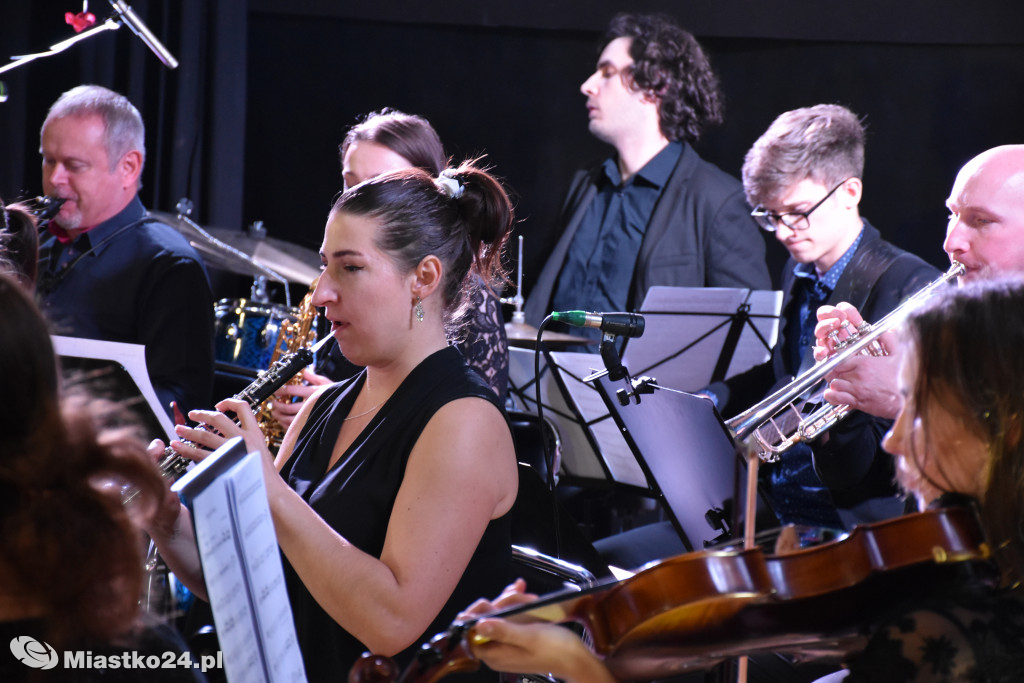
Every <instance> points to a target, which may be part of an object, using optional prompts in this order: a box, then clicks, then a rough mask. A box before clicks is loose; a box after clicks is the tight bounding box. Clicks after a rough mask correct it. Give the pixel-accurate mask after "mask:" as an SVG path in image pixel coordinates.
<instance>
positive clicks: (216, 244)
mask: <svg viewBox="0 0 1024 683" xmlns="http://www.w3.org/2000/svg"><path fill="white" fill-rule="evenodd" d="M150 213H151V214H152V215H153V216H155V217H156V218H159V219H160V221H161V222H163V223H167V224H168V225H170V226H171V227H173V228H174V229H175V230H177V231H178V232H180V233H181V234H182V235H183V236H184V237H185V239H187V240H188V241H189V243H190V244H191V245H192V246H193V247H194V248H195V250H196V251H198V252H199V254H200V256H202V257H203V261H204V262H205V263H206V265H208V266H210V267H211V268H220V269H222V270H226V271H228V272H231V273H236V274H238V275H247V276H250V277H259V276H264V277H270V278H272V279H275V280H281V281H287V282H297V283H300V284H304V285H307V286H308V285H310V284H312V283H313V280H315V279H316V277H317V275H319V274H320V256H319V254H317V253H316V252H314V251H313V250H312V249H306V248H305V247H301V246H299V245H297V244H292V243H291V242H285V241H284V240H279V239H275V238H273V237H254V236H252V235H249V234H247V233H244V232H242V231H240V230H232V229H229V228H203V227H201V226H199V225H197V224H196V223H195V222H194V221H192V220H191V219H190V218H187V217H183V216H180V215H178V214H175V213H169V212H164V211H151V212H150ZM275 276H276V277H275Z"/></svg>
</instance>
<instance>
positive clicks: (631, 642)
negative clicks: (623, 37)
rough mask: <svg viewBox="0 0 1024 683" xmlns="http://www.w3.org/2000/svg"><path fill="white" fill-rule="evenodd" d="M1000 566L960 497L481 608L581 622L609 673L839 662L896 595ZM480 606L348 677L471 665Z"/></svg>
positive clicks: (430, 677) (408, 677)
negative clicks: (785, 541) (762, 662)
mask: <svg viewBox="0 0 1024 683" xmlns="http://www.w3.org/2000/svg"><path fill="white" fill-rule="evenodd" d="M998 577H999V574H998V571H997V569H996V567H995V565H994V563H993V561H992V559H991V550H990V548H989V546H988V544H987V543H986V541H985V537H984V533H983V532H982V529H981V526H980V523H979V522H978V518H977V513H976V511H975V509H974V508H973V506H961V507H949V508H939V509H936V510H929V511H926V512H920V513H916V514H911V515H906V516H903V517H897V518H895V519H890V520H886V521H883V522H878V523H876V524H870V525H864V526H858V527H855V528H854V530H853V531H852V532H851V533H850V534H849V535H848V536H846V537H845V538H843V539H841V540H838V541H833V542H831V543H827V544H824V545H820V546H816V547H813V548H806V549H802V550H797V551H795V552H792V553H787V554H785V555H768V554H766V553H764V552H763V551H762V550H761V549H759V548H756V547H755V548H748V549H744V550H705V551H698V552H693V553H687V554H685V555H679V556H677V557H674V558H670V559H667V560H664V561H662V562H660V563H657V564H654V565H651V566H648V567H647V568H645V569H643V570H641V571H640V572H638V573H637V574H635V575H634V576H632V577H630V578H628V579H624V580H622V581H609V582H606V583H602V584H599V585H597V586H593V587H591V588H588V589H585V590H583V591H572V592H568V593H557V594H553V595H551V596H547V597H543V598H541V599H540V600H538V601H536V602H533V603H530V604H528V605H522V606H519V607H515V608H512V609H509V610H502V611H499V612H496V613H493V614H490V615H487V616H489V617H503V618H506V619H509V620H510V621H514V622H518V623H537V622H558V623H566V622H576V623H579V624H581V625H582V626H583V629H584V630H585V632H586V634H587V636H588V638H589V642H590V643H591V644H592V648H593V650H594V652H595V653H596V654H597V655H598V656H599V657H601V658H602V659H604V662H605V664H606V665H607V666H608V668H609V669H610V670H611V672H612V673H613V674H614V675H615V676H616V678H618V679H620V680H636V679H654V678H663V677H668V676H672V675H676V674H679V673H683V672H687V671H695V670H699V669H706V668H710V667H711V666H714V665H716V664H718V663H720V662H722V661H724V660H726V659H731V658H733V657H737V656H741V655H752V654H759V653H766V652H775V653H782V654H789V655H793V656H795V657H798V658H802V659H815V660H819V661H835V662H836V663H839V662H840V661H841V660H842V658H843V657H844V656H845V655H847V654H849V653H851V652H855V651H857V650H859V649H861V648H863V647H864V645H865V644H866V642H867V636H868V635H869V627H870V624H871V622H872V620H873V619H875V618H877V616H878V615H879V613H881V612H882V611H883V610H884V609H885V608H886V607H887V606H890V605H892V604H893V603H894V602H896V601H898V600H899V599H901V598H914V597H919V596H924V595H927V594H929V593H931V592H933V591H934V590H935V589H936V588H937V587H940V586H942V585H951V584H953V583H963V582H969V583H978V582H980V583H982V584H984V585H987V586H993V585H995V584H996V583H998ZM478 618H482V617H478ZM478 618H474V619H470V620H465V621H460V622H456V623H455V624H453V625H452V627H451V628H449V629H448V630H447V631H445V632H444V633H441V634H439V635H437V636H435V637H434V638H432V639H431V640H430V641H429V642H428V643H426V644H424V645H423V646H422V648H421V649H420V651H419V652H418V653H417V655H416V657H415V658H414V660H413V662H412V663H411V664H410V665H409V667H408V668H407V669H406V670H405V671H404V672H402V673H401V675H398V673H397V672H398V668H397V666H395V665H394V664H393V663H392V662H390V661H389V660H387V658H384V657H378V656H374V655H364V656H363V659H362V660H360V661H359V662H357V663H356V665H355V666H354V667H353V669H352V672H351V674H350V676H349V681H350V683H393V682H394V681H398V682H399V683H434V682H435V681H438V680H440V679H441V678H443V677H444V676H446V675H448V674H450V673H456V672H460V671H472V670H475V669H476V668H478V667H479V661H478V660H477V659H476V657H475V656H474V655H473V651H472V643H473V640H474V638H473V636H474V634H473V625H474V624H475V623H476V621H477V619H478Z"/></svg>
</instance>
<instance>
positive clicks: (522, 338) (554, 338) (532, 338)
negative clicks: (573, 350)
mask: <svg viewBox="0 0 1024 683" xmlns="http://www.w3.org/2000/svg"><path fill="white" fill-rule="evenodd" d="M505 335H506V336H507V337H508V345H509V346H516V347H519V348H521V349H532V348H534V347H535V346H536V345H537V328H536V327H534V326H533V325H529V324H527V323H505ZM543 341H544V343H545V344H548V345H551V346H558V347H565V346H572V345H575V344H596V343H597V340H594V339H587V338H586V337H577V336H576V335H573V334H565V333H564V332H554V331H552V330H544V337H543Z"/></svg>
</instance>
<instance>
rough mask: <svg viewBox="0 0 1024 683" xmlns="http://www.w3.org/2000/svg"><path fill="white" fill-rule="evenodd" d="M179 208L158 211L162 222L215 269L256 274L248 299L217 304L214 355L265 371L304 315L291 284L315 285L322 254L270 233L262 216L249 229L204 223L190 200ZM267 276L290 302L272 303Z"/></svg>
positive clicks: (245, 274) (220, 359) (157, 216)
mask: <svg viewBox="0 0 1024 683" xmlns="http://www.w3.org/2000/svg"><path fill="white" fill-rule="evenodd" d="M176 208H177V212H176V213H166V212H161V211H153V212H151V213H152V215H153V216H154V217H156V218H158V219H160V221H161V222H163V223H166V224H167V225H170V226H171V227H173V228H174V229H176V230H177V231H178V232H180V233H181V234H182V235H183V236H184V237H185V239H187V240H188V241H189V243H190V244H191V245H192V246H193V248H195V250H196V251H198V252H199V254H200V255H201V256H202V257H203V261H204V263H205V264H206V265H207V266H208V267H210V268H216V269H219V270H224V271H227V272H229V273H234V274H236V275H243V276H246V277H252V278H253V287H252V295H251V297H250V298H248V299H221V300H219V301H218V302H217V303H216V304H215V305H214V332H215V340H214V354H215V360H217V361H218V362H219V363H227V364H230V365H233V366H237V367H241V368H246V369H249V370H255V371H261V370H266V369H267V368H268V367H269V366H270V364H271V362H272V359H273V356H274V351H275V349H277V347H278V345H279V344H280V343H281V330H282V328H283V327H284V326H285V325H286V324H288V323H295V322H296V321H297V320H298V318H299V309H298V308H296V307H294V306H292V305H291V297H290V294H289V291H288V285H289V284H291V283H295V284H301V285H305V286H307V287H311V286H312V284H313V283H314V281H315V280H316V278H317V277H318V276H319V275H320V256H319V254H317V253H316V252H315V251H313V250H312V249H308V248H306V247H302V246H300V245H297V244H294V243H292V242H286V241H284V240H281V239H277V238H274V237H269V236H267V234H266V229H265V228H264V226H263V223H262V221H257V222H255V223H253V225H252V226H251V227H250V228H249V230H248V231H244V232H243V231H241V230H234V229H230V228H214V227H211V228H205V227H202V226H200V225H199V224H197V223H196V222H195V221H193V220H192V219H191V218H190V217H189V215H190V213H191V202H189V201H188V200H185V199H183V200H181V201H180V202H178V205H177V207H176ZM268 281H274V282H278V283H281V284H282V285H283V289H284V293H285V303H284V304H279V303H271V302H270V300H269V298H268V296H267V294H266V291H267V289H266V285H267V282H268Z"/></svg>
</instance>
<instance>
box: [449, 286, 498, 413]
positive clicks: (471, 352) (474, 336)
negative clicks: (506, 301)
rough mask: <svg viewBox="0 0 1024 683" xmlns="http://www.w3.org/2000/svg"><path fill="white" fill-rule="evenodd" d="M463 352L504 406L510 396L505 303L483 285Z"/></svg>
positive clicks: (468, 323)
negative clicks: (503, 304) (503, 315)
mask: <svg viewBox="0 0 1024 683" xmlns="http://www.w3.org/2000/svg"><path fill="white" fill-rule="evenodd" d="M459 349H460V350H461V351H462V353H463V355H464V356H465V357H466V363H467V364H468V365H469V367H471V368H473V369H474V370H476V371H477V372H478V373H480V376H481V377H483V378H484V381H486V382H487V383H488V384H489V385H490V386H491V388H492V389H494V392H495V393H496V394H497V395H498V398H499V399H501V401H502V403H504V401H505V396H506V394H507V393H508V337H506V336H505V323H504V319H503V317H502V314H501V302H500V301H499V300H498V297H496V296H495V295H494V294H493V293H492V292H491V291H490V290H489V289H487V288H486V287H484V286H483V284H482V283H479V286H477V287H475V288H474V289H473V294H472V298H471V309H470V311H469V315H468V317H467V320H466V326H465V331H464V339H463V341H462V343H461V344H459Z"/></svg>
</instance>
